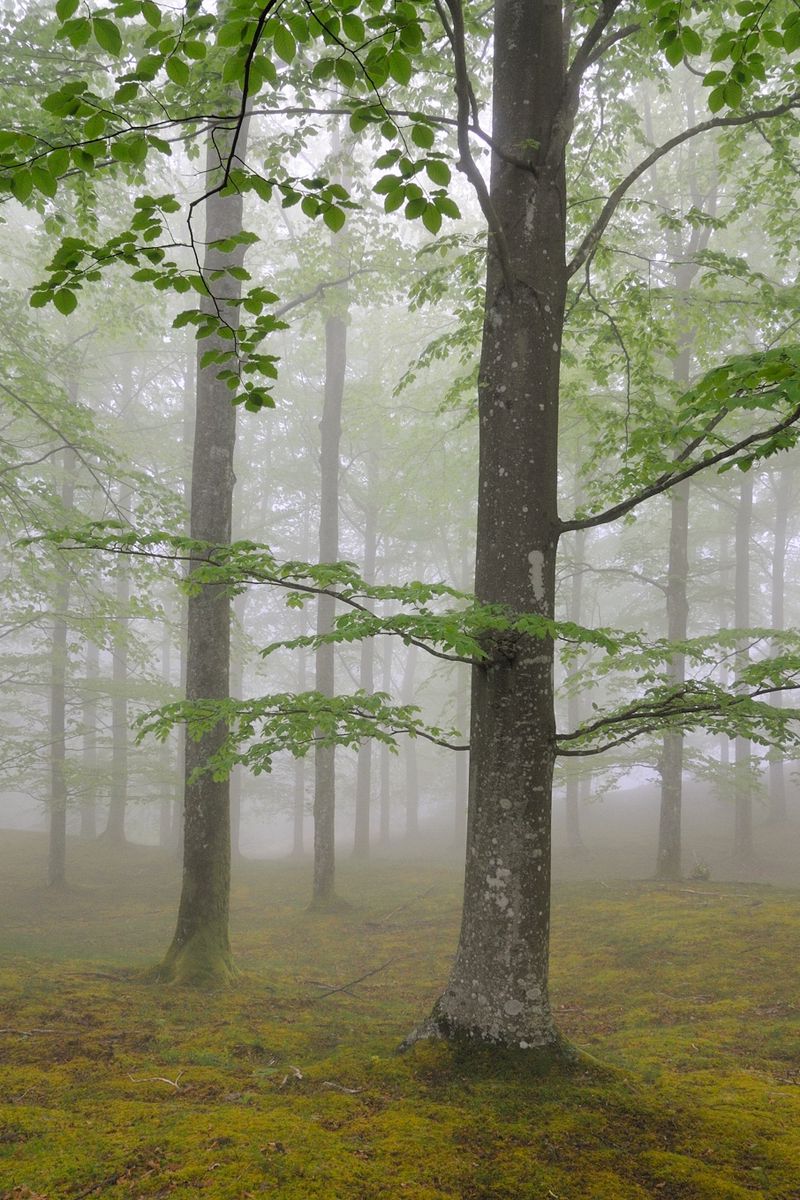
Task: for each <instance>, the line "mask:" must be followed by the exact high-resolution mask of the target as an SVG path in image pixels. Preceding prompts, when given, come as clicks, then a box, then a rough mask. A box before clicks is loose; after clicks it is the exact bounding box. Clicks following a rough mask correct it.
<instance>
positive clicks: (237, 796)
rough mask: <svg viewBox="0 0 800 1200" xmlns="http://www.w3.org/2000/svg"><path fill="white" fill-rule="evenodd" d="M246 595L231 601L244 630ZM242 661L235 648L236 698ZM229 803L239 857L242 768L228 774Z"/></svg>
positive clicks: (233, 686)
mask: <svg viewBox="0 0 800 1200" xmlns="http://www.w3.org/2000/svg"><path fill="white" fill-rule="evenodd" d="M246 605H247V597H246V596H245V595H244V594H242V595H239V596H237V597H236V599H235V600H234V602H233V611H234V615H235V617H236V619H237V621H238V624H239V626H240V627H241V628H242V630H244V623H245V609H246ZM243 685H244V661H243V657H242V652H241V650H240V649H239V648H237V649H236V650H235V651H234V653H233V655H232V657H231V695H232V696H233V697H234V699H236V700H241V699H243V692H242V689H243ZM230 804H231V854H232V855H233V857H234V858H235V859H236V858H241V846H240V841H241V829H242V768H241V767H240V766H236V767H234V768H233V770H232V771H231V775H230Z"/></svg>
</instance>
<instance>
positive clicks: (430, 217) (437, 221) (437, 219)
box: [412, 201, 442, 233]
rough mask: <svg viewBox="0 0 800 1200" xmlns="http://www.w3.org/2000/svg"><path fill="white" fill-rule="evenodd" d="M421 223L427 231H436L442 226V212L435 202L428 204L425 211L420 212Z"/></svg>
mask: <svg viewBox="0 0 800 1200" xmlns="http://www.w3.org/2000/svg"><path fill="white" fill-rule="evenodd" d="M412 203H413V201H412ZM422 224H423V225H424V226H425V228H426V229H427V230H428V232H429V233H438V232H439V230H440V229H441V228H442V214H441V213H440V212H439V209H438V208H437V207H436V205H435V204H429V205H428V207H427V208H426V209H425V212H424V213H423V214H422Z"/></svg>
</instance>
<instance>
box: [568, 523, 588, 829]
mask: <svg viewBox="0 0 800 1200" xmlns="http://www.w3.org/2000/svg"><path fill="white" fill-rule="evenodd" d="M585 559H586V530H585V529H579V530H577V532H576V534H575V574H574V575H573V577H572V591H571V593H570V598H569V610H568V612H569V617H568V619H569V620H570V621H573V622H574V623H575V624H576V625H580V624H581V623H582V621H583V569H582V566H583V563H584V561H585ZM569 682H570V683H571V684H572V685H574V679H573V680H571V681H569ZM580 722H581V697H580V693H579V692H578V691H577V690H575V688H574V686H572V687H571V688H570V691H569V693H568V696H567V726H568V727H569V728H570V729H577V727H578V726H579V725H580ZM579 789H580V776H579V774H578V772H577V770H576V769H575V766H574V764H570V768H569V774H568V775H567V787H566V819H567V845H568V847H569V848H570V850H582V849H583V838H582V837H581V819H580V794H579Z"/></svg>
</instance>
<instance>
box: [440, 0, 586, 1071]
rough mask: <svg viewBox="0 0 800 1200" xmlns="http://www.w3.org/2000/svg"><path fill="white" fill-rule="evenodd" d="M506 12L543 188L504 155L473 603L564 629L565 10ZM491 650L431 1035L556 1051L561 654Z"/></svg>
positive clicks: (506, 76)
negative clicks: (460, 898) (447, 970)
mask: <svg viewBox="0 0 800 1200" xmlns="http://www.w3.org/2000/svg"><path fill="white" fill-rule="evenodd" d="M495 12H496V20H495V31H494V45H495V52H494V88H493V105H492V125H493V143H494V145H495V146H498V147H502V149H503V151H506V152H509V153H511V154H517V155H523V156H527V155H529V154H531V153H532V151H531V149H530V148H531V144H532V143H533V144H535V145H538V149H537V150H536V151H535V160H536V164H537V170H536V172H535V173H534V172H532V171H526V170H521V169H520V168H519V167H517V166H514V165H512V164H511V163H509V162H507V161H506V160H505V159H504V158H502V157H500V155H498V154H493V156H492V170H491V197H492V202H493V208H494V212H495V214H496V220H495V221H494V222H493V223H494V226H495V227H494V228H493V229H490V235H489V258H488V273H487V290H486V310H485V319H484V326H483V344H482V350H481V363H480V370H479V380H478V388H479V396H478V400H479V423H480V467H479V485H478V486H479V493H478V540H477V562H476V576H475V590H476V593H477V597H478V599H479V600H480V601H481V602H488V603H493V604H500V605H504V606H506V607H507V608H508V609H510V610H511V611H512V612H516V613H525V612H534V613H537V614H541V615H542V616H545V617H549V618H552V617H553V615H554V608H555V564H556V548H557V543H558V536H559V528H560V527H559V520H558V513H557V505H556V484H557V477H558V463H557V440H558V394H559V366H560V353H561V336H562V329H563V320H564V301H565V292H566V270H565V266H564V246H565V173H564V154H563V142H564V140H565V139H566V132H567V131H566V130H565V129H558V128H556V125H557V122H556V121H555V116H556V112H557V110H558V106H559V103H560V100H561V98H562V96H563V94H564V88H565V79H564V57H563V45H562V38H563V30H562V21H561V5H560V4H557V3H552V2H548V0H499V2H498V4H497V6H496V9H495ZM504 259H505V262H503V260H504ZM485 651H486V654H487V660H486V662H485V663H484V664H483V665H481V666H478V667H476V668H475V669H474V671H473V686H472V719H471V736H470V744H471V747H472V752H471V755H470V760H471V761H470V794H469V817H468V830H467V861H466V879H465V890H464V910H463V919H462V926H461V934H460V939H459V946H458V951H457V954H456V960H455V964H454V966H453V970H452V974H451V976H450V980H449V983H448V985H447V988H446V990H445V992H444V994H443V996H442V997H441V998H440V1000H439V1001H438V1003H437V1005H436V1008H435V1010H434V1015H433V1025H434V1026H435V1027H436V1028H437V1029H438V1031H439V1032H440V1033H444V1034H446V1035H448V1036H452V1037H467V1038H473V1039H477V1040H480V1041H485V1042H492V1043H500V1044H504V1045H507V1046H513V1047H518V1048H522V1049H530V1048H537V1049H539V1050H547V1051H550V1050H553V1049H555V1048H556V1047H557V1046H558V1045H559V1040H560V1039H559V1037H558V1034H557V1032H556V1029H555V1026H554V1023H553V1018H552V1015H551V1011H550V1003H549V999H548V986H547V978H548V942H549V927H550V921H549V914H550V845H551V828H550V807H551V791H552V777H553V763H554V758H555V717H554V707H553V646H552V643H551V642H549V641H547V640H542V639H538V638H535V637H531V636H529V635H527V634H522V633H520V634H517V635H511V636H509V635H506V636H497V637H494V638H492V637H488V638H486V640H485ZM429 1031H430V1027H428V1029H427V1030H425V1032H429Z"/></svg>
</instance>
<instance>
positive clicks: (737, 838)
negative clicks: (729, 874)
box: [733, 471, 755, 873]
mask: <svg viewBox="0 0 800 1200" xmlns="http://www.w3.org/2000/svg"><path fill="white" fill-rule="evenodd" d="M752 518H753V473H752V471H746V472H745V473H744V474H743V475H742V484H741V491H740V494H739V507H738V509H737V513H736V597H735V607H736V614H735V617H734V624H735V626H736V628H737V629H746V628H747V627H748V626H749V625H750V532H751V527H752ZM749 657H750V655H749V652H748V651H747V650H746V649H745V648H744V647H742V649H741V650H740V651H739V653H738V655H737V665H736V672H737V676H738V675H739V674H740V672H741V671H742V670H743V668H744V667H745V666H746V665H747V662H748V660H749ZM734 791H735V801H736V817H735V825H734V837H733V858H734V865H735V866H736V868H737V870H738V871H739V872H745V873H746V872H749V871H750V870H751V869H752V867H753V860H754V857H755V855H754V847H753V797H752V787H751V780H750V740H749V738H745V737H737V739H736V776H735V785H734Z"/></svg>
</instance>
